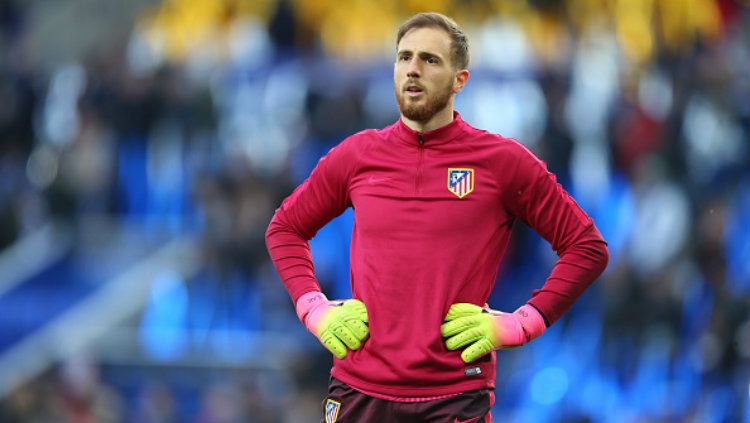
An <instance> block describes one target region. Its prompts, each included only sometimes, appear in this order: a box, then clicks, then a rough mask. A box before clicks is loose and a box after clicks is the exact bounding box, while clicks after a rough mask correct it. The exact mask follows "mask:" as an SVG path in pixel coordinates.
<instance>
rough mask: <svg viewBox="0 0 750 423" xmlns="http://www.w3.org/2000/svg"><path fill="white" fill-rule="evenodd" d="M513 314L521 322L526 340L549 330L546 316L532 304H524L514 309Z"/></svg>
mask: <svg viewBox="0 0 750 423" xmlns="http://www.w3.org/2000/svg"><path fill="white" fill-rule="evenodd" d="M513 314H514V315H516V317H517V318H518V320H519V321H520V322H521V326H522V327H523V331H524V334H525V337H526V342H529V341H531V340H533V339H536V338H538V337H539V336H540V335H541V334H542V333H544V331H545V330H547V325H545V324H544V317H542V315H541V313H539V311H538V310H537V309H536V308H534V306H532V305H529V304H524V305H522V306H521V307H519V308H518V309H517V310H516V311H514V312H513Z"/></svg>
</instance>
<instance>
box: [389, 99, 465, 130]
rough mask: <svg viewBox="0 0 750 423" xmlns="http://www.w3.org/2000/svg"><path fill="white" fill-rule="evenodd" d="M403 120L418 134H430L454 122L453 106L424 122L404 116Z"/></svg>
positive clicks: (402, 116)
mask: <svg viewBox="0 0 750 423" xmlns="http://www.w3.org/2000/svg"><path fill="white" fill-rule="evenodd" d="M401 120H402V121H403V122H404V124H405V125H406V126H408V127H409V128H411V129H413V130H415V131H417V132H429V131H432V130H434V129H438V128H442V127H443V126H445V125H447V124H449V123H451V122H453V106H452V105H448V106H446V107H445V108H444V109H443V110H441V111H439V112H437V113H435V114H434V115H433V116H432V117H431V118H430V119H429V120H426V121H424V122H421V121H416V120H411V119H409V118H407V117H406V116H404V115H403V114H402V115H401Z"/></svg>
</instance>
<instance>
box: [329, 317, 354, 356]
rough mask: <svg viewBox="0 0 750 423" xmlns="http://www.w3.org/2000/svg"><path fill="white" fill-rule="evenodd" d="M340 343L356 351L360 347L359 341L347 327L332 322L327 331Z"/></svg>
mask: <svg viewBox="0 0 750 423" xmlns="http://www.w3.org/2000/svg"><path fill="white" fill-rule="evenodd" d="M329 330H330V331H331V332H333V334H334V335H335V336H336V338H338V339H339V340H340V341H341V342H343V343H344V345H346V346H347V347H348V348H349V349H352V350H357V349H359V347H361V346H362V343H361V342H360V341H359V339H358V338H357V337H356V336H355V335H354V334H353V333H352V331H351V330H349V328H348V327H346V325H345V324H344V323H342V322H334V323H332V324H331V327H330V329H329Z"/></svg>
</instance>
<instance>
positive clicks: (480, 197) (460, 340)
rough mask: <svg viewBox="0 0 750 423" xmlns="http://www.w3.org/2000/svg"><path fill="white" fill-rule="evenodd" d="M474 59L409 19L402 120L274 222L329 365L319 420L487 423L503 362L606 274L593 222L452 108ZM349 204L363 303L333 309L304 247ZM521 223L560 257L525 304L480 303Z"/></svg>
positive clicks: (506, 145)
mask: <svg viewBox="0 0 750 423" xmlns="http://www.w3.org/2000/svg"><path fill="white" fill-rule="evenodd" d="M468 61H469V59H468V43H467V39H466V36H465V35H464V33H463V32H462V31H461V30H460V29H459V28H458V26H457V25H456V24H455V22H453V21H452V20H451V19H450V18H447V17H445V16H443V15H440V14H437V13H421V14H418V15H415V16H414V17H412V18H411V19H409V20H408V21H406V22H405V23H404V24H403V25H402V26H401V27H400V29H399V31H398V37H397V54H396V63H395V65H394V78H393V81H394V91H395V94H396V98H397V100H398V105H399V110H400V112H401V118H400V119H399V120H398V122H396V123H394V124H393V125H391V126H389V127H386V128H384V129H382V130H366V131H363V132H360V133H358V134H355V135H353V136H350V137H349V138H347V139H345V140H344V141H343V142H342V143H341V144H339V145H338V146H336V147H334V148H333V149H332V150H331V151H330V152H329V153H328V154H327V155H326V156H324V157H323V158H322V159H321V160H320V162H319V163H318V165H317V166H316V168H315V169H314V170H313V171H312V173H311V174H310V177H309V178H308V179H307V180H306V181H305V182H304V183H302V184H301V185H300V186H299V187H298V188H297V189H296V190H295V191H294V192H293V193H292V194H291V195H290V196H289V197H288V198H287V199H286V200H284V202H283V203H282V205H281V207H280V208H279V209H278V210H277V211H276V214H275V215H274V217H273V219H272V221H271V224H270V225H269V228H268V231H267V233H266V242H267V245H268V250H269V253H270V255H271V258H272V260H273V262H274V265H275V266H276V269H277V271H278V273H279V275H280V276H281V279H282V281H283V282H284V285H285V287H286V289H287V290H288V291H289V294H290V295H291V297H292V300H293V301H294V302H295V305H296V310H297V314H298V316H299V317H300V319H301V320H302V322H303V323H304V324H305V326H306V327H307V328H308V329H309V330H310V331H311V332H312V333H313V334H315V335H316V336H317V337H318V338H319V339H320V341H321V342H322V343H323V344H324V345H325V346H326V347H327V348H328V349H329V350H331V352H332V353H333V354H334V355H335V358H334V363H333V368H332V370H331V376H332V377H331V382H330V385H329V394H328V397H327V398H326V401H325V421H326V422H333V421H340V422H469V421H470V422H482V421H491V415H490V409H491V407H492V404H493V401H494V397H493V388H494V384H495V350H496V349H501V348H509V347H516V346H520V345H523V344H524V343H526V342H529V341H530V340H532V339H534V338H536V337H538V336H539V335H541V334H542V332H543V331H544V330H545V329H546V327H548V326H549V325H550V324H552V323H554V322H555V321H556V320H557V319H558V318H559V317H560V316H561V315H562V314H563V313H564V312H565V311H566V310H567V309H568V308H570V306H571V305H572V304H573V303H574V302H575V301H576V299H577V298H578V297H579V296H580V295H581V294H582V293H583V291H584V290H585V289H586V288H587V287H588V286H589V285H590V284H591V283H592V281H593V280H594V279H595V278H596V277H597V276H598V275H599V274H600V273H601V272H602V271H603V270H604V268H605V266H606V264H607V260H608V255H607V248H606V243H605V242H604V240H603V239H602V237H601V235H600V234H599V232H598V231H597V229H596V227H595V226H594V224H593V222H592V221H591V219H590V218H589V217H588V216H587V215H586V214H585V213H584V212H583V211H582V210H581V209H580V208H579V207H578V205H577V204H576V203H575V202H574V201H573V200H572V199H571V198H570V196H569V195H568V194H567V193H566V192H565V191H564V190H563V189H562V188H561V187H560V185H558V184H557V183H556V181H555V178H554V176H553V175H552V174H550V173H549V172H548V171H547V169H546V167H545V165H544V164H543V163H542V162H541V161H540V160H538V159H537V158H536V157H535V156H534V155H533V154H531V153H530V152H529V151H528V150H526V149H525V148H524V147H523V146H522V145H521V144H519V143H517V142H516V141H513V140H510V139H506V138H503V137H501V136H498V135H495V134H490V133H487V132H486V131H481V130H478V129H475V128H472V127H471V126H469V125H468V124H467V123H466V122H464V121H463V120H462V119H461V116H460V115H459V114H458V113H457V112H454V110H453V102H454V97H455V95H456V94H457V93H459V92H460V91H461V90H462V89H463V87H464V86H465V85H466V83H467V81H468V79H469V71H468V70H467V67H468ZM348 207H353V209H354V229H353V234H352V245H351V262H350V266H351V287H352V294H353V297H354V299H352V300H347V301H329V300H328V299H327V298H326V297H325V295H324V294H323V293H321V292H320V287H319V285H318V283H317V281H316V279H315V275H314V273H313V263H312V259H311V254H310V248H309V244H308V240H309V239H311V238H312V237H313V236H314V235H315V233H316V232H317V231H318V230H319V229H320V228H321V227H323V226H324V225H325V224H326V223H327V222H329V221H330V220H331V219H333V218H334V217H336V216H338V215H339V214H341V213H342V212H343V211H344V210H346V209H347V208H348ZM516 219H520V220H522V221H523V222H525V223H526V224H528V225H529V226H530V227H531V228H533V229H534V230H536V231H537V232H538V233H539V234H541V235H542V236H543V237H544V238H545V239H546V240H547V241H549V242H550V243H551V245H552V247H553V248H554V249H555V250H556V251H557V253H558V255H559V257H560V259H559V261H558V262H557V263H556V265H555V267H554V269H553V270H552V272H551V274H550V276H549V278H548V279H547V281H546V282H545V283H544V285H543V286H542V287H541V288H540V289H538V290H536V291H534V292H533V294H532V296H531V298H530V300H529V301H528V303H527V304H524V305H522V306H521V307H520V308H519V309H518V310H516V311H515V312H513V313H502V312H498V311H494V310H490V309H489V308H488V307H485V302H486V301H487V298H488V297H489V294H490V292H491V290H492V287H493V285H494V281H495V278H496V275H497V271H498V267H499V264H500V260H501V258H502V256H503V254H504V252H505V250H506V247H507V245H508V240H509V237H510V234H511V227H512V224H513V222H514V221H515V220H516Z"/></svg>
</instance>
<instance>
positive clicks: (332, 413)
mask: <svg viewBox="0 0 750 423" xmlns="http://www.w3.org/2000/svg"><path fill="white" fill-rule="evenodd" d="M340 409H341V403H340V402H338V401H334V400H332V399H328V400H326V423H335V422H336V419H338V418H339V410H340Z"/></svg>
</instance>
